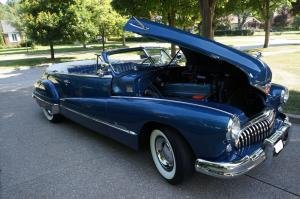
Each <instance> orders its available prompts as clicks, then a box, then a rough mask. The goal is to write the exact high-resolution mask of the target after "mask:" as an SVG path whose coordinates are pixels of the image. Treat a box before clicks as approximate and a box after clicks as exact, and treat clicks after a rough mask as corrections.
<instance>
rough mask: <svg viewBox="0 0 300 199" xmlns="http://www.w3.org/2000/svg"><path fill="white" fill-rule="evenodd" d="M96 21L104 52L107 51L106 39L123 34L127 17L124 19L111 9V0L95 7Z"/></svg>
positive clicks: (104, 0) (101, 1)
mask: <svg viewBox="0 0 300 199" xmlns="http://www.w3.org/2000/svg"><path fill="white" fill-rule="evenodd" d="M95 9H96V12H95V13H94V16H93V17H94V20H95V23H96V27H97V28H98V33H99V35H100V36H101V40H102V50H105V43H106V38H107V37H108V36H110V35H115V36H120V35H121V34H123V30H122V29H123V26H124V24H125V21H126V19H125V17H122V16H121V15H120V14H118V13H117V12H116V11H115V10H114V9H113V8H112V7H111V0H100V1H97V4H96V5H95Z"/></svg>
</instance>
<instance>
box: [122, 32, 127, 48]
mask: <svg viewBox="0 0 300 199" xmlns="http://www.w3.org/2000/svg"><path fill="white" fill-rule="evenodd" d="M122 45H123V46H126V38H125V33H123V34H122Z"/></svg>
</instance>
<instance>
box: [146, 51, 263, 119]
mask: <svg viewBox="0 0 300 199" xmlns="http://www.w3.org/2000/svg"><path fill="white" fill-rule="evenodd" d="M183 52H184V53H185V56H186V57H187V60H188V61H187V62H186V66H185V67H182V66H173V67H166V68H164V69H161V70H158V71H156V72H155V73H154V75H152V77H151V81H150V82H151V83H150V84H149V86H148V87H147V88H146V89H145V90H144V91H143V96H147V97H163V98H177V99H191V100H197V101H199V100H200V101H211V102H217V103H224V104H228V105H231V106H234V107H236V108H239V109H240V110H242V111H243V112H244V113H245V114H246V115H247V116H248V117H251V116H253V115H255V114H257V113H259V112H261V111H262V110H263V109H264V107H265V94H264V93H262V92H261V91H259V90H258V89H256V88H254V87H252V86H251V85H249V83H248V79H247V76H246V75H245V74H244V73H243V72H242V71H240V70H239V69H237V68H236V67H234V66H232V65H231V64H228V63H226V62H224V61H221V60H217V59H214V58H211V57H208V56H203V55H196V56H195V55H194V54H192V55H189V54H188V53H189V52H188V50H185V51H184V50H183Z"/></svg>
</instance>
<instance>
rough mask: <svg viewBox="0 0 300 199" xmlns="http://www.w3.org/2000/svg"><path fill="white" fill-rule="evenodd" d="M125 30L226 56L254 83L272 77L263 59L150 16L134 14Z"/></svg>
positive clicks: (225, 59) (223, 57) (229, 61)
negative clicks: (157, 20) (150, 19)
mask: <svg viewBox="0 0 300 199" xmlns="http://www.w3.org/2000/svg"><path fill="white" fill-rule="evenodd" d="M124 30H126V31H130V32H133V33H136V34H139V35H142V36H145V37H150V38H154V39H158V40H161V41H165V42H168V43H173V44H176V45H178V46H181V47H184V48H187V49H190V50H192V51H195V52H199V53H202V54H205V55H207V56H210V57H213V58H217V59H221V60H224V61H226V62H228V63H230V64H233V65H234V66H236V67H238V68H239V69H241V70H242V71H244V73H246V74H247V76H248V79H249V83H250V84H251V85H264V84H266V83H269V82H270V81H271V78H272V73H271V71H270V69H269V67H268V66H267V65H266V64H265V63H264V62H262V61H261V60H259V59H257V58H255V57H253V56H251V55H248V54H246V53H243V52H241V51H239V50H237V49H235V48H231V47H229V46H226V45H223V44H221V43H218V42H215V41H212V40H209V39H206V38H203V37H200V36H198V35H194V34H191V33H189V32H185V31H182V30H179V29H176V28H172V27H169V26H166V25H163V24H160V23H156V22H152V21H149V20H145V19H136V18H135V17H132V18H131V19H129V20H128V22H127V23H126V25H125V27H124Z"/></svg>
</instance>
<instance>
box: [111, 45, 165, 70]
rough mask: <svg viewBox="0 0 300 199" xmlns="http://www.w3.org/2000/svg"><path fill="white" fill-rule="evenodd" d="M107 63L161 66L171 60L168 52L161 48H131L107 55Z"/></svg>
mask: <svg viewBox="0 0 300 199" xmlns="http://www.w3.org/2000/svg"><path fill="white" fill-rule="evenodd" d="M107 58H108V61H109V63H110V64H111V65H112V66H114V65H119V64H124V63H127V64H128V63H130V64H134V65H136V66H137V65H145V66H163V65H167V64H169V63H170V61H171V57H170V56H169V55H168V53H167V52H166V51H165V50H163V49H161V48H147V49H142V48H141V49H133V50H128V51H124V52H118V53H115V54H109V55H108V57H107Z"/></svg>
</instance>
